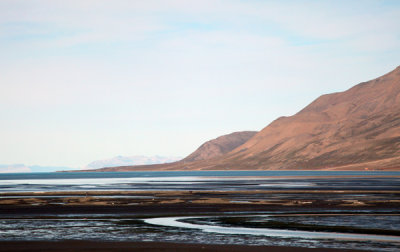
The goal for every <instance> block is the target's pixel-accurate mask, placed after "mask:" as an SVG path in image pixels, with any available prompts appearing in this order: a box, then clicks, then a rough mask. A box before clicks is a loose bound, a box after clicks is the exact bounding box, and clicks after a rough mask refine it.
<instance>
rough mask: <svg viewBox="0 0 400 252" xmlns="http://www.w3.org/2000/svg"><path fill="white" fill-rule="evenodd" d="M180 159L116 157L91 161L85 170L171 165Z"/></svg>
mask: <svg viewBox="0 0 400 252" xmlns="http://www.w3.org/2000/svg"><path fill="white" fill-rule="evenodd" d="M180 159H182V158H181V157H163V156H150V157H147V156H116V157H113V158H109V159H102V160H97V161H93V162H91V163H90V164H88V165H87V166H86V167H85V169H96V168H103V167H113V166H127V165H149V164H163V163H171V162H175V161H177V160H180Z"/></svg>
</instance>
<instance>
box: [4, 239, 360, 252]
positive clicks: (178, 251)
mask: <svg viewBox="0 0 400 252" xmlns="http://www.w3.org/2000/svg"><path fill="white" fill-rule="evenodd" d="M0 251H4V252H5V251H12V252H28V251H29V252H38V251H41V252H49V251H60V252H70V251H83V252H94V251H97V252H106V251H107V252H114V251H115V252H117V251H118V252H125V251H130V252H142V251H151V252H167V251H175V252H187V251H191V252H250V251H251V252H265V251H268V252H340V251H346V252H359V251H365V250H355V249H332V248H303V247H288V246H247V245H221V244H195V243H168V242H117V241H110V242H104V241H84V240H66V241H0Z"/></svg>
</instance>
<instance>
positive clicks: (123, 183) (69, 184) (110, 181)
mask: <svg viewBox="0 0 400 252" xmlns="http://www.w3.org/2000/svg"><path fill="white" fill-rule="evenodd" d="M293 176H303V177H304V178H307V177H309V178H310V177H313V178H310V179H306V180H293V179H291V177H293ZM324 176H349V177H348V178H344V179H341V180H340V181H339V182H335V183H333V182H332V181H328V180H326V179H318V177H321V178H322V177H324ZM360 176H362V177H361V178H358V180H359V183H357V184H354V183H347V182H348V181H349V180H350V179H351V178H353V177H360ZM377 176H386V178H385V177H384V178H380V179H379V181H378V180H376V179H373V178H374V177H377ZM396 176H400V172H384V171H161V172H68V173H57V172H51V173H3V174H0V192H29V191H32V192H36V191H82V190H85V191H86V190H106V191H107V190H244V189H246V190H260V189H261V190H262V189H274V188H275V189H277V188H281V189H288V188H296V189H301V188H308V189H310V187H313V186H318V188H326V189H334V188H340V187H343V186H351V187H352V189H365V188H364V187H365V186H368V188H369V189H375V190H379V189H386V190H387V189H389V187H393V189H398V187H399V182H398V180H393V179H390V178H393V177H396ZM285 177H287V178H285ZM363 181H364V182H365V183H364V182H363Z"/></svg>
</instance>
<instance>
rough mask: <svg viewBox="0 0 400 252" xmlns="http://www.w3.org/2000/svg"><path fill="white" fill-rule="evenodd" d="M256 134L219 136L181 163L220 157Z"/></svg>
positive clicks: (242, 132)
mask: <svg viewBox="0 0 400 252" xmlns="http://www.w3.org/2000/svg"><path fill="white" fill-rule="evenodd" d="M256 133H257V131H241V132H234V133H231V134H228V135H223V136H220V137H218V138H216V139H213V140H210V141H207V142H205V143H204V144H202V145H201V146H200V147H199V148H198V149H197V150H196V151H195V152H193V153H192V154H190V155H189V156H187V157H186V158H184V159H183V160H182V161H185V162H192V161H198V160H206V159H211V158H215V157H218V156H222V155H223V154H226V153H228V152H230V151H232V150H234V149H235V148H237V147H239V146H240V145H242V144H244V143H245V142H246V141H247V140H249V139H250V138H251V137H252V136H254V135H255V134H256Z"/></svg>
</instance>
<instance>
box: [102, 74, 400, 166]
mask: <svg viewBox="0 0 400 252" xmlns="http://www.w3.org/2000/svg"><path fill="white" fill-rule="evenodd" d="M238 134H239V133H234V134H231V135H232V136H237V135H238ZM228 136H229V135H228ZM249 136H250V137H249V139H248V140H245V139H244V138H243V139H242V140H244V141H243V143H241V141H237V142H236V143H240V144H239V145H238V146H236V147H234V148H233V149H232V146H233V145H230V144H231V143H232V142H230V141H222V140H221V141H217V142H218V144H215V142H213V141H215V140H218V139H224V138H217V139H215V140H212V141H210V142H207V143H205V144H204V145H202V146H201V147H200V148H199V149H198V150H197V151H195V152H194V153H192V154H191V155H189V156H188V157H186V158H185V159H183V160H182V161H178V162H173V163H168V164H159V165H139V166H123V167H113V168H104V169H100V171H135V170H272V169H274V170H282V169H285V170H288V169H290V170H321V169H324V170H376V169H378V170H380V169H385V170H400V67H397V68H396V69H395V70H393V71H392V72H390V73H388V74H385V75H383V76H381V77H379V78H376V79H374V80H371V81H367V82H363V83H360V84H358V85H356V86H354V87H352V88H350V89H349V90H347V91H344V92H338V93H333V94H328V95H322V96H321V97H319V98H318V99H316V100H315V101H313V102H312V103H311V104H310V105H308V106H307V107H305V108H304V109H302V110H301V111H300V112H298V113H297V114H295V115H293V116H289V117H280V118H278V119H276V120H275V121H274V122H272V123H271V124H269V125H268V126H266V127H265V128H264V129H262V130H261V131H260V132H258V133H257V134H254V135H251V134H249ZM218 145H220V146H218Z"/></svg>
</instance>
